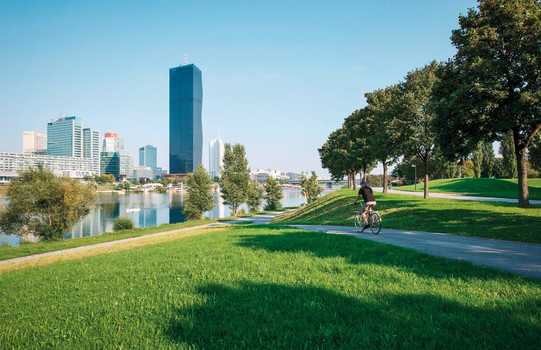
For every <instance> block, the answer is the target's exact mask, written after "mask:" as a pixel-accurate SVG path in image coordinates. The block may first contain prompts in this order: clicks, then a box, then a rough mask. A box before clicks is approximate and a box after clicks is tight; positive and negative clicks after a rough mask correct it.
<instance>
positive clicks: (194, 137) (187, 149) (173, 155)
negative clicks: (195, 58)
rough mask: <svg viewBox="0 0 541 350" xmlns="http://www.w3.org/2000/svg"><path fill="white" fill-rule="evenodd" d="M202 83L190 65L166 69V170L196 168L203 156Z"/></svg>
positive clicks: (188, 171)
mask: <svg viewBox="0 0 541 350" xmlns="http://www.w3.org/2000/svg"><path fill="white" fill-rule="evenodd" d="M202 106H203V84H202V81H201V71H200V70H199V68H197V67H196V66H195V65H193V64H188V65H185V66H179V67H175V68H171V69H169V173H171V174H187V173H191V172H194V171H195V168H196V167H197V165H198V164H201V163H202V158H203V126H202V122H201V110H202Z"/></svg>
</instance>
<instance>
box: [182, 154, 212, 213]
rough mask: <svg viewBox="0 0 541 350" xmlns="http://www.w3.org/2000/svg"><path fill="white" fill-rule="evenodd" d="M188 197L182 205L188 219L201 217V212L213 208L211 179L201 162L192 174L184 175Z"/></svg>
mask: <svg viewBox="0 0 541 350" xmlns="http://www.w3.org/2000/svg"><path fill="white" fill-rule="evenodd" d="M186 188H187V192H188V199H186V205H185V206H184V215H186V217H187V218H188V219H198V220H201V219H202V218H203V213H204V212H206V211H209V210H212V208H214V206H215V205H216V204H215V201H214V195H213V194H212V192H211V190H212V180H211V179H210V177H209V175H208V174H207V171H206V170H205V168H204V167H203V165H202V164H199V165H197V169H196V170H195V172H194V173H193V174H190V175H188V176H187V177H186Z"/></svg>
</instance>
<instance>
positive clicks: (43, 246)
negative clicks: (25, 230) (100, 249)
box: [0, 220, 216, 260]
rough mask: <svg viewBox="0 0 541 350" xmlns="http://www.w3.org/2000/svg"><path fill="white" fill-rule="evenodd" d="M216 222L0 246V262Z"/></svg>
mask: <svg viewBox="0 0 541 350" xmlns="http://www.w3.org/2000/svg"><path fill="white" fill-rule="evenodd" d="M212 222H216V221H213V220H203V221H197V220H194V221H187V222H182V223H178V224H163V225H160V226H152V227H146V228H134V229H131V230H122V231H117V232H114V233H113V232H105V233H103V234H101V235H99V236H91V237H83V238H75V239H64V240H61V241H49V242H47V241H44V242H38V243H25V244H21V245H20V246H18V247H1V246H0V260H7V259H13V258H20V257H24V256H29V255H35V254H42V253H48V252H54V251H57V250H63V249H70V248H77V247H83V246H87V245H92V244H98V243H105V242H111V241H117V240H121V239H126V238H132V237H139V236H144V235H150V234H153V233H157V232H165V231H171V230H178V229H182V228H187V227H194V226H200V225H204V224H209V223H212Z"/></svg>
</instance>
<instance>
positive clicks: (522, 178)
mask: <svg viewBox="0 0 541 350" xmlns="http://www.w3.org/2000/svg"><path fill="white" fill-rule="evenodd" d="M513 139H514V142H515V157H516V159H517V173H518V206H519V207H520V208H529V207H530V198H529V197H530V194H529V192H528V172H527V170H526V147H525V146H524V144H523V143H522V142H521V140H520V135H519V132H518V129H513Z"/></svg>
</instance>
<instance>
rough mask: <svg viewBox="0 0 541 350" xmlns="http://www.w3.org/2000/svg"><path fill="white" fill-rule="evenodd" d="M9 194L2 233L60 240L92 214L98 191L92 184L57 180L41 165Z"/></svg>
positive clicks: (1, 215)
mask: <svg viewBox="0 0 541 350" xmlns="http://www.w3.org/2000/svg"><path fill="white" fill-rule="evenodd" d="M6 195H7V197H8V199H9V203H8V204H7V206H6V207H5V208H4V209H3V210H2V211H1V212H0V230H1V231H4V232H6V233H11V234H18V235H25V234H29V233H30V234H37V235H38V236H40V238H42V239H45V240H59V239H61V238H62V236H63V234H64V233H67V232H69V231H70V230H71V229H72V228H73V225H75V224H76V223H77V222H78V221H79V220H81V218H83V217H84V216H86V215H87V214H88V213H89V212H90V208H91V207H92V203H93V202H94V200H95V198H96V191H95V189H94V186H93V185H91V184H82V183H81V182H80V181H79V180H76V179H72V178H66V177H57V176H55V175H54V174H53V173H52V172H50V171H48V170H46V169H44V168H43V167H41V166H39V167H38V168H30V169H29V170H27V171H24V172H22V173H20V174H19V178H18V179H15V180H13V181H12V182H11V184H10V186H9V188H8V190H7V194H6Z"/></svg>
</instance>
